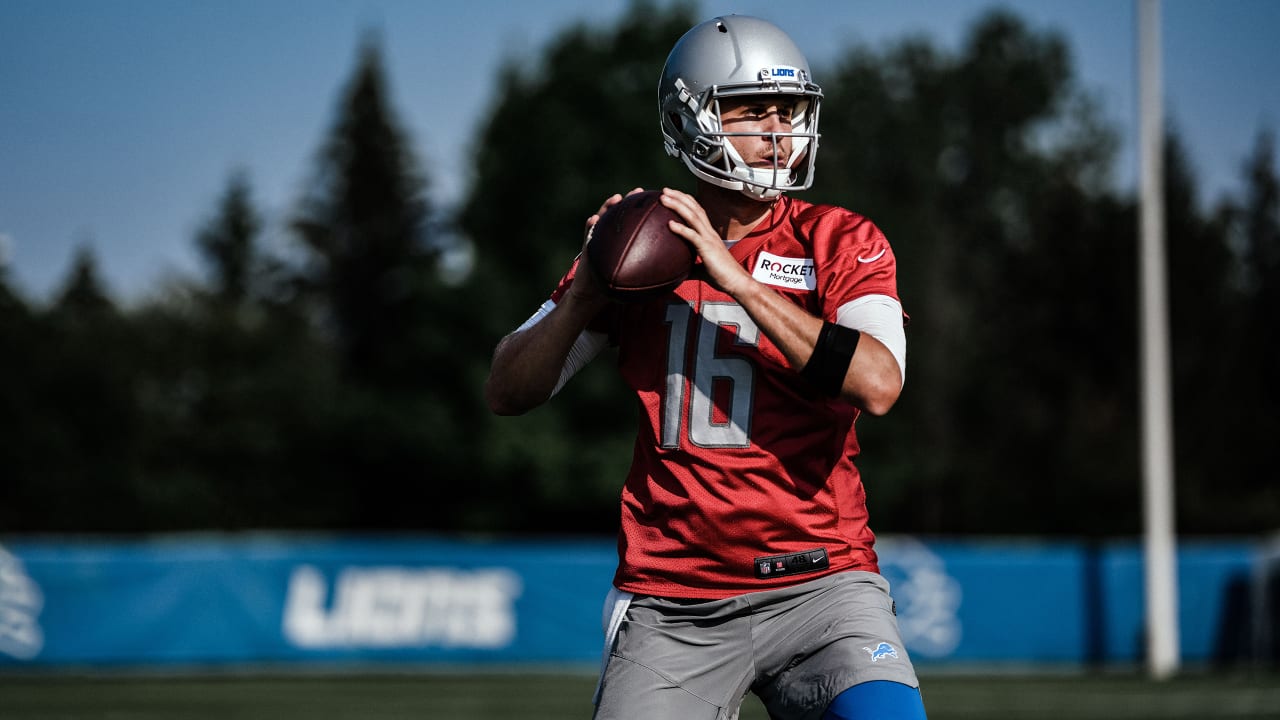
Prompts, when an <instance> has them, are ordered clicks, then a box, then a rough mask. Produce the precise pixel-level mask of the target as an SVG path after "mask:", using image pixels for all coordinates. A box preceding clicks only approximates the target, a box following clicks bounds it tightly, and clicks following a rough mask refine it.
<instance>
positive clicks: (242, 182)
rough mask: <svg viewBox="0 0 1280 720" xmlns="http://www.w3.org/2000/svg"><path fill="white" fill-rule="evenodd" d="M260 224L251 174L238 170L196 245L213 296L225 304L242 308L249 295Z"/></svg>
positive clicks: (198, 237)
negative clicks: (250, 184) (205, 268)
mask: <svg viewBox="0 0 1280 720" xmlns="http://www.w3.org/2000/svg"><path fill="white" fill-rule="evenodd" d="M261 227H262V221H261V219H260V218H259V217H258V214H257V212H255V210H254V208H253V204H252V193H251V190H250V186H249V179H248V176H246V175H245V174H244V173H237V174H236V175H234V176H233V177H232V178H231V181H230V182H229V183H228V185H227V189H226V191H225V192H224V193H223V195H222V198H221V200H220V201H219V205H218V213H217V215H216V216H215V218H214V219H213V220H211V221H210V222H209V223H208V224H207V225H206V226H205V227H204V229H202V230H201V231H200V233H199V235H198V236H197V237H196V246H197V248H199V250H200V252H201V254H202V256H203V257H204V260H205V263H206V264H207V266H208V272H209V276H210V277H209V283H210V285H211V288H210V289H211V291H212V294H213V297H214V298H215V299H216V300H217V302H219V303H220V304H222V305H224V306H226V307H229V308H236V307H239V306H241V305H242V304H243V303H245V302H246V301H247V300H248V299H249V298H250V293H251V291H252V289H253V288H252V283H253V280H254V278H253V273H254V264H255V260H256V250H257V249H256V248H255V247H254V242H255V239H256V237H257V235H258V233H259V232H260V230H261Z"/></svg>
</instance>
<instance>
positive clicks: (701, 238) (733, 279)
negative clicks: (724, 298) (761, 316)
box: [662, 188, 751, 297]
mask: <svg viewBox="0 0 1280 720" xmlns="http://www.w3.org/2000/svg"><path fill="white" fill-rule="evenodd" d="M662 204H663V205H665V206H667V207H668V208H671V209H672V210H674V211H675V212H676V214H678V215H679V216H680V218H681V219H682V220H684V223H683V224H681V223H678V222H674V221H672V223H671V231H672V232H674V233H676V234H677V235H679V236H680V237H682V238H684V239H685V240H687V241H689V244H690V245H692V246H693V248H694V250H696V251H697V252H698V256H699V257H701V258H702V271H703V273H705V275H706V277H707V280H708V281H709V282H710V283H711V284H712V285H714V286H716V287H717V288H719V289H721V290H723V291H725V292H726V293H729V294H730V295H733V296H735V297H736V296H737V295H736V292H735V288H737V287H739V286H741V284H742V283H743V282H744V281H750V280H751V276H750V275H748V274H747V271H746V270H743V269H742V265H741V264H739V263H738V261H737V260H735V259H734V257H733V255H731V254H729V248H728V247H726V246H725V244H724V238H722V237H720V233H718V232H716V231H715V228H713V227H712V226H711V220H710V219H708V218H707V211H706V210H704V209H703V207H702V205H700V204H699V203H698V201H697V200H696V199H695V198H694V197H693V196H692V195H690V194H688V193H686V192H681V191H679V190H675V189H672V188H663V189H662Z"/></svg>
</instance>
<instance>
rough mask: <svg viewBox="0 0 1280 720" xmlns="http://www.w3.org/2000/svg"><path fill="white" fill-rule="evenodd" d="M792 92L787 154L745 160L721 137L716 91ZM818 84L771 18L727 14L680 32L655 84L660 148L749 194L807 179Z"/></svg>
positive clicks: (762, 196)
mask: <svg viewBox="0 0 1280 720" xmlns="http://www.w3.org/2000/svg"><path fill="white" fill-rule="evenodd" d="M773 94H776V95H784V96H793V97H794V99H795V101H796V105H795V110H794V111H793V113H792V116H791V132H787V133H774V134H773V135H774V137H775V138H777V137H790V138H792V141H791V154H790V156H789V157H786V158H782V157H778V158H775V160H774V165H773V167H752V166H751V165H749V164H747V163H746V162H744V161H743V159H742V157H741V156H740V155H739V154H738V152H737V151H736V150H735V149H734V147H733V145H732V144H731V143H730V142H728V141H727V139H726V138H727V137H728V135H729V133H726V132H725V131H724V128H723V126H722V125H721V123H720V105H719V101H720V100H721V99H722V98H728V97H739V96H743V95H773ZM821 100H822V88H820V87H818V85H817V84H816V83H814V82H813V80H812V79H811V78H810V75H809V63H808V61H806V60H805V58H804V55H803V54H802V53H801V52H800V49H799V48H797V47H796V45H795V43H794V42H792V41H791V38H790V37H788V36H787V34H786V33H784V32H782V30H780V29H778V28H777V27H776V26H775V25H773V24H772V23H769V22H767V21H765V20H761V19H759V18H754V17H748V16H745V15H727V16H724V17H718V18H714V19H712V20H708V21H706V22H704V23H700V24H698V25H696V26H694V27H693V29H691V30H689V32H687V33H685V34H684V36H683V37H681V38H680V40H679V41H678V42H677V43H676V45H675V47H674V48H672V50H671V54H670V55H668V56H667V63H666V65H665V66H664V67H663V69H662V79H661V80H660V81H659V83H658V109H659V113H660V114H661V120H660V124H661V126H662V136H663V141H664V145H665V146H666V150H667V153H668V154H670V155H671V156H673V157H676V158H679V159H680V160H682V161H683V162H684V164H685V166H686V167H688V168H689V170H690V171H691V172H692V173H693V174H694V175H696V176H697V177H699V178H701V179H703V180H705V181H707V182H709V183H712V184H714V185H718V186H720V187H723V188H728V189H731V190H738V191H741V192H742V193H743V194H745V195H747V196H748V197H751V198H754V199H756V200H772V199H773V198H776V197H778V196H779V195H781V194H782V193H784V192H787V191H791V190H805V189H808V188H809V187H810V186H811V185H813V170H814V160H815V158H816V156H817V154H818V106H819V104H820V103H821Z"/></svg>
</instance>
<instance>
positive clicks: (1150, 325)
mask: <svg viewBox="0 0 1280 720" xmlns="http://www.w3.org/2000/svg"><path fill="white" fill-rule="evenodd" d="M1160 45H1161V43H1160V0H1138V56H1139V73H1138V85H1139V88H1138V89H1139V93H1138V94H1139V102H1140V107H1139V128H1138V133H1139V156H1140V158H1141V165H1142V173H1141V181H1140V194H1141V206H1142V217H1141V222H1140V232H1141V235H1142V237H1141V257H1140V265H1141V269H1140V271H1139V272H1140V274H1141V303H1140V305H1141V313H1142V317H1141V320H1142V322H1141V325H1142V331H1141V332H1142V336H1141V337H1142V339H1141V346H1142V374H1141V381H1142V466H1143V523H1144V526H1145V528H1146V531H1145V558H1146V562H1145V564H1144V567H1145V570H1146V608H1147V666H1148V671H1149V672H1150V673H1151V676H1152V677H1154V678H1156V679H1165V678H1168V677H1171V676H1172V675H1174V674H1175V673H1176V672H1177V671H1178V663H1179V648H1178V645H1179V639H1178V571H1177V564H1176V554H1177V548H1176V542H1175V539H1174V529H1173V525H1174V518H1173V429H1172V426H1173V410H1172V407H1171V403H1170V384H1171V383H1170V378H1169V376H1170V372H1169V365H1170V362H1169V320H1168V318H1169V311H1168V301H1167V293H1166V289H1165V256H1164V243H1165V228H1164V112H1163V97H1162V94H1163V93H1162V88H1161V83H1162V79H1161V77H1160V75H1161V62H1160V61H1161V52H1162V49H1161V46H1160Z"/></svg>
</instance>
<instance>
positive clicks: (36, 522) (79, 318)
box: [7, 245, 138, 531]
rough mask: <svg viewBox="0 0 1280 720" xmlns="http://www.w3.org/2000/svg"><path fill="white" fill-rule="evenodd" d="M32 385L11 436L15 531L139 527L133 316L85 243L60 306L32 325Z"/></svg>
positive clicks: (28, 357) (27, 362)
mask: <svg viewBox="0 0 1280 720" xmlns="http://www.w3.org/2000/svg"><path fill="white" fill-rule="evenodd" d="M24 325H25V329H24V335H25V339H26V342H27V343H29V345H28V346H27V348H26V349H25V350H20V351H19V355H18V356H19V357H20V358H22V360H21V363H22V365H21V367H19V368H18V369H17V371H18V372H19V375H18V378H19V379H20V382H21V383H22V384H23V385H24V386H25V390H23V391H22V392H21V393H20V394H19V396H18V398H17V399H18V402H19V403H20V404H21V405H23V407H21V411H20V413H19V414H18V415H17V417H19V418H21V424H22V427H21V428H20V430H19V433H18V436H17V437H11V438H10V439H9V440H8V441H7V442H10V443H12V445H11V448H12V452H13V453H14V454H16V455H18V456H19V457H18V461H17V463H16V465H17V469H18V472H17V473H15V477H14V478H13V481H12V488H13V492H14V493H15V494H16V495H18V506H17V509H18V510H19V513H18V516H17V517H14V518H11V519H10V521H11V522H13V529H15V530H44V531H104V530H120V529H125V528H129V527H132V526H134V525H135V523H136V519H137V516H136V510H137V506H136V505H134V504H133V503H131V502H130V498H131V493H132V486H131V482H132V478H133V473H134V470H135V469H136V466H135V460H136V451H137V446H138V419H137V416H136V414H135V413H134V410H133V404H132V391H133V387H134V368H133V365H132V363H131V354H130V352H131V351H130V342H129V341H130V337H129V333H128V325H127V320H126V318H124V317H123V316H122V314H121V313H120V311H119V310H118V309H117V307H116V305H115V303H114V302H113V301H112V300H111V298H110V296H109V295H108V293H107V291H106V289H105V287H104V285H103V283H102V280H101V278H100V276H99V272H98V266H97V260H96V258H95V256H94V254H93V252H92V250H91V249H90V248H89V246H88V245H85V246H83V247H81V248H80V249H79V250H78V251H77V253H76V255H75V257H74V259H73V262H72V265H71V268H70V269H69V271H68V274H67V278H66V280H65V281H64V283H63V285H62V287H61V288H60V290H59V291H58V292H57V293H56V295H55V298H54V300H53V304H52V306H51V307H50V308H49V309H48V310H47V311H44V312H42V313H40V314H39V315H38V316H36V317H33V318H30V322H26V323H24Z"/></svg>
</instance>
